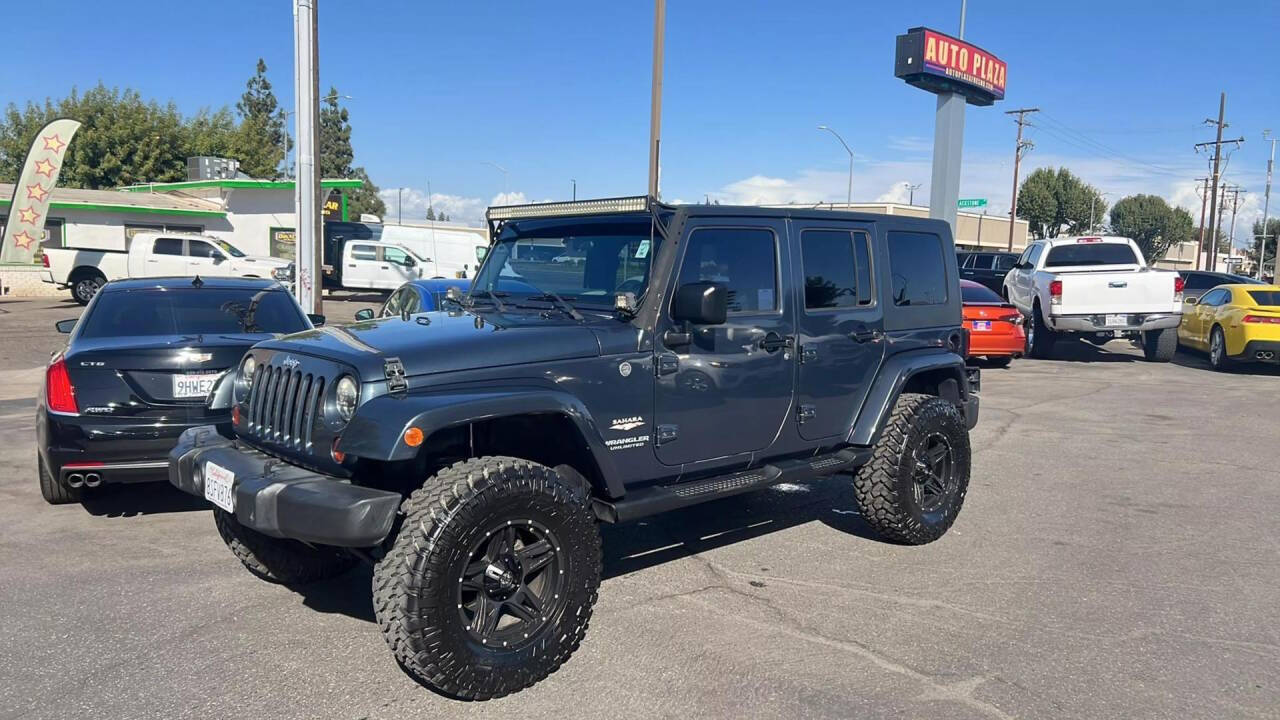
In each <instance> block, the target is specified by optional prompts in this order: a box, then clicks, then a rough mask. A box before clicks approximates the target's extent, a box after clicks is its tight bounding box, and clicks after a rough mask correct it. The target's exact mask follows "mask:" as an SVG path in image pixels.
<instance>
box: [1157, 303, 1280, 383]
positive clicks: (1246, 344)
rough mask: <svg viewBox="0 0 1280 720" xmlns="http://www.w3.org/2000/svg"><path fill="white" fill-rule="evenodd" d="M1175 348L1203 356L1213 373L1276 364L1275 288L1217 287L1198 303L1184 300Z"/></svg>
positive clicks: (1278, 307) (1279, 317) (1278, 309)
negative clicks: (1231, 366) (1244, 365)
mask: <svg viewBox="0 0 1280 720" xmlns="http://www.w3.org/2000/svg"><path fill="white" fill-rule="evenodd" d="M1178 344H1179V345H1182V346H1184V347H1191V348H1195V349H1197V350H1204V351H1206V352H1208V353H1209V363H1210V364H1211V365H1213V369H1214V370H1222V369H1224V368H1225V367H1226V366H1227V365H1228V364H1230V363H1231V362H1264V363H1280V286H1278V285H1219V286H1218V287H1216V288H1214V289H1212V290H1210V291H1208V292H1206V293H1205V294H1204V295H1201V296H1200V299H1199V300H1198V301H1197V300H1195V299H1194V298H1187V301H1186V303H1185V304H1184V306H1183V308H1182V324H1181V325H1179V326H1178Z"/></svg>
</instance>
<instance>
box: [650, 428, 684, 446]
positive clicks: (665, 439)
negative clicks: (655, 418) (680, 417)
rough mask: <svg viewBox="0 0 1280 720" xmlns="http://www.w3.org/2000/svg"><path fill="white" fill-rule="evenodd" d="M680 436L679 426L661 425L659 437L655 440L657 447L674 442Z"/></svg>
mask: <svg viewBox="0 0 1280 720" xmlns="http://www.w3.org/2000/svg"><path fill="white" fill-rule="evenodd" d="M679 435H680V426H679V425H659V426H658V433H657V437H655V438H654V444H655V445H666V444H667V443H669V442H674V441H675V439H676V437H678V436H679Z"/></svg>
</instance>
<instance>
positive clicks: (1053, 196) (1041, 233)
mask: <svg viewBox="0 0 1280 720" xmlns="http://www.w3.org/2000/svg"><path fill="white" fill-rule="evenodd" d="M1106 212H1107V203H1106V201H1105V200H1103V199H1102V194H1101V193H1099V192H1098V189H1097V188H1095V187H1093V186H1092V185H1089V184H1088V183H1086V182H1084V181H1083V180H1081V179H1080V178H1078V177H1076V176H1075V175H1073V174H1072V173H1071V171H1070V170H1067V169H1066V168H1058V169H1057V170H1054V169H1053V168H1040V169H1038V170H1036V171H1035V172H1032V173H1031V174H1030V175H1028V176H1027V179H1026V180H1024V181H1023V182H1022V187H1021V188H1019V189H1018V217H1020V218H1022V219H1023V220H1026V221H1027V223H1028V224H1029V225H1030V228H1031V234H1032V235H1033V236H1034V237H1037V238H1046V237H1057V236H1058V235H1059V234H1060V233H1064V232H1065V233H1066V234H1068V235H1080V234H1085V233H1088V232H1090V229H1091V228H1092V226H1093V224H1094V223H1096V222H1097V221H1098V220H1100V219H1102V218H1103V217H1104V216H1105V215H1106Z"/></svg>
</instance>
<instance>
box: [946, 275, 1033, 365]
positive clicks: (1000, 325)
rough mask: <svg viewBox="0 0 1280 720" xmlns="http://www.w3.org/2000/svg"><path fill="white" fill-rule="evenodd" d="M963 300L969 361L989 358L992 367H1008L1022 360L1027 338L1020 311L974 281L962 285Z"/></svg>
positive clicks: (966, 281)
mask: <svg viewBox="0 0 1280 720" xmlns="http://www.w3.org/2000/svg"><path fill="white" fill-rule="evenodd" d="M960 297H961V299H962V300H963V301H964V326H965V327H967V328H969V357H970V358H975V357H981V358H986V359H987V362H989V363H991V364H993V365H997V366H1005V365H1008V364H1009V362H1010V361H1011V360H1013V359H1014V358H1016V357H1021V356H1022V353H1023V352H1025V351H1026V349H1027V334H1026V332H1024V331H1023V329H1022V314H1021V313H1019V312H1018V309H1017V308H1015V307H1014V306H1012V305H1010V304H1009V303H1007V302H1005V301H1004V298H1001V297H1000V296H999V295H997V294H995V293H994V292H992V291H991V290H990V289H988V288H987V287H986V286H984V285H980V284H978V283H976V282H973V281H971V280H961V281H960Z"/></svg>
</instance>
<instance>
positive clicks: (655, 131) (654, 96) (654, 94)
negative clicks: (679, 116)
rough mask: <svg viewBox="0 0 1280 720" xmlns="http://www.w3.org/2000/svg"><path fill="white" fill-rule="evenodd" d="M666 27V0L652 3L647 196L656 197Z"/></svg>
mask: <svg viewBox="0 0 1280 720" xmlns="http://www.w3.org/2000/svg"><path fill="white" fill-rule="evenodd" d="M666 29H667V0H654V4H653V86H652V88H651V90H650V95H649V197H651V198H655V199H656V198H657V197H658V167H659V165H658V154H659V149H660V148H661V147H662V56H663V52H664V49H663V46H664V43H665V40H664V37H665V35H666Z"/></svg>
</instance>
